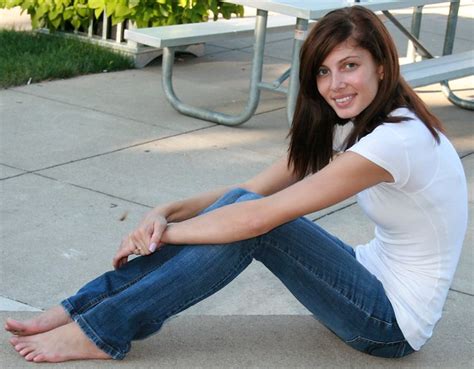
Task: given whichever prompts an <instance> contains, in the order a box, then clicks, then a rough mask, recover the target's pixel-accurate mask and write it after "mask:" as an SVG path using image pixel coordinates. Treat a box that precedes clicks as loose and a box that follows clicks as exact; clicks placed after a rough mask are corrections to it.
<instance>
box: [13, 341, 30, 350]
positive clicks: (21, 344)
mask: <svg viewBox="0 0 474 369" xmlns="http://www.w3.org/2000/svg"><path fill="white" fill-rule="evenodd" d="M26 347H28V345H27V344H26V343H24V342H20V343H18V344H16V345H15V346H14V349H15V351H18V352H20V351H21V350H23V349H24V348H26Z"/></svg>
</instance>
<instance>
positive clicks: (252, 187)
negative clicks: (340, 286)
mask: <svg viewBox="0 0 474 369" xmlns="http://www.w3.org/2000/svg"><path fill="white" fill-rule="evenodd" d="M294 182H296V177H295V176H294V174H293V171H292V169H291V168H289V167H288V165H287V158H286V157H284V158H282V159H280V160H279V161H277V162H276V163H274V164H273V165H271V166H270V167H269V168H267V169H266V170H264V171H262V172H261V173H260V174H258V175H256V176H255V177H253V178H252V179H250V180H248V181H247V182H244V183H242V184H239V185H235V186H228V187H223V188H220V189H217V190H214V191H210V192H206V193H203V194H200V195H197V196H194V197H191V198H189V199H185V200H181V201H176V202H172V203H169V204H165V205H162V206H158V207H156V208H154V209H153V210H151V211H149V212H148V213H147V214H146V216H145V217H144V219H143V220H142V221H141V222H140V224H139V226H138V227H137V228H136V229H135V230H134V231H133V232H131V233H130V234H129V235H128V236H127V237H125V238H124V239H123V241H122V244H121V246H120V248H119V250H118V251H117V253H116V255H115V257H114V260H113V265H114V267H116V268H117V267H120V266H121V265H123V264H124V263H126V262H127V260H128V256H129V255H131V254H137V255H138V254H140V255H148V254H150V253H151V252H153V251H154V250H155V249H156V248H157V247H158V246H159V245H160V243H161V242H160V239H161V237H162V233H163V232H164V230H165V229H166V228H167V226H168V222H182V221H185V220H187V219H190V218H193V217H195V216H196V215H198V214H199V213H200V212H201V211H203V210H204V209H205V208H207V207H208V206H209V205H211V204H212V203H214V202H215V201H216V200H217V199H218V198H219V197H221V196H222V195H224V194H225V193H226V192H228V191H229V190H231V189H233V188H237V187H240V188H244V189H246V190H248V191H252V192H256V193H259V194H261V195H270V194H272V193H275V192H278V191H280V190H281V189H283V188H285V187H288V186H289V185H291V184H293V183H294Z"/></svg>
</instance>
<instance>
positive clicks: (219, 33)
mask: <svg viewBox="0 0 474 369" xmlns="http://www.w3.org/2000/svg"><path fill="white" fill-rule="evenodd" d="M294 25H295V19H294V18H292V17H287V16H271V17H269V18H268V22H267V29H270V30H279V31H285V30H291V29H293V27H294ZM254 29H255V18H254V17H247V18H232V19H228V20H218V21H216V22H213V21H210V22H203V23H189V24H177V25H172V26H163V27H150V28H139V29H127V30H125V38H126V39H127V40H131V41H135V42H138V43H140V44H144V45H148V46H153V47H157V48H160V49H163V48H165V47H177V46H184V45H192V44H197V43H205V42H209V41H216V40H224V39H229V38H231V37H237V36H238V37H244V36H253V34H254Z"/></svg>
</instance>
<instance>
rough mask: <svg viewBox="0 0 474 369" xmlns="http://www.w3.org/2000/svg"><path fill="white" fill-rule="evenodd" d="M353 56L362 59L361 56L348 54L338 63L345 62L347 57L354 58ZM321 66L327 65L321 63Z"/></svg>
mask: <svg viewBox="0 0 474 369" xmlns="http://www.w3.org/2000/svg"><path fill="white" fill-rule="evenodd" d="M352 58H356V59H360V58H361V57H360V56H358V55H349V56H346V57H345V58H343V59H341V60H339V61H338V62H337V63H338V64H341V63H344V62H345V61H346V60H347V59H352ZM319 67H320V68H321V67H325V65H324V64H321V65H320V66H319Z"/></svg>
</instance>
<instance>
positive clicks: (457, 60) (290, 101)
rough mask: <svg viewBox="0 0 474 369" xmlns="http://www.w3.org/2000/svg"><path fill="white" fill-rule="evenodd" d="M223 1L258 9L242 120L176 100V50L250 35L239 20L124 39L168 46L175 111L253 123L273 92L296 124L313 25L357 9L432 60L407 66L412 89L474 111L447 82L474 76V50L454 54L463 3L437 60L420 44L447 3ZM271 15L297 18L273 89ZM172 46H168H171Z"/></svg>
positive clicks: (455, 0) (165, 76)
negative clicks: (266, 72)
mask: <svg viewBox="0 0 474 369" xmlns="http://www.w3.org/2000/svg"><path fill="white" fill-rule="evenodd" d="M224 1H225V2H230V3H233V4H238V5H244V6H248V7H253V8H256V9H257V15H256V17H255V25H254V27H253V33H254V37H255V42H254V53H253V61H252V68H251V73H250V81H249V96H248V100H247V104H246V106H245V108H244V109H243V111H242V112H241V113H239V114H237V115H229V114H224V113H221V112H216V111H212V110H208V109H204V108H200V107H195V106H192V105H189V104H187V103H184V102H183V101H181V100H180V99H179V98H178V96H176V94H175V92H174V89H173V84H172V75H173V64H174V53H175V50H176V47H177V46H179V45H180V44H183V42H188V43H189V42H191V40H194V41H196V40H198V39H200V40H204V41H208V40H211V39H212V38H216V37H224V36H226V35H227V34H234V35H237V34H238V33H239V32H248V31H249V28H248V27H247V28H243V27H242V25H239V23H238V20H235V21H234V24H233V25H232V24H230V23H229V24H228V25H227V26H226V25H222V24H221V25H219V26H217V25H213V23H208V24H205V23H204V24H202V23H200V24H195V25H183V26H187V27H189V28H188V29H187V30H184V29H183V32H182V33H184V34H186V36H184V35H183V36H182V37H176V36H175V35H174V33H173V32H175V31H174V29H173V32H168V31H167V29H166V27H159V28H161V29H160V30H158V29H157V28H149V29H142V30H140V29H138V30H133V31H128V33H126V35H125V37H126V38H129V39H131V40H133V41H137V42H141V43H144V44H148V45H152V46H160V45H161V46H164V47H163V63H162V85H163V89H164V92H165V95H166V98H167V99H168V101H169V102H170V103H171V105H172V106H173V107H174V108H175V109H176V110H177V111H179V112H181V113H182V114H185V115H189V116H192V117H196V118H199V119H203V120H208V121H211V122H215V123H219V124H223V125H229V126H235V125H240V124H242V123H244V122H246V121H248V120H249V119H250V118H251V117H252V116H253V114H254V113H255V110H256V109H257V106H258V103H259V99H260V91H261V90H270V91H273V92H277V93H284V94H287V118H288V122H289V123H290V124H291V121H292V118H293V113H294V109H295V105H296V98H297V95H298V89H299V81H298V72H299V64H300V62H299V53H300V49H301V46H302V44H303V42H304V40H305V37H306V33H307V30H308V24H309V22H310V21H316V20H318V19H319V18H321V17H323V16H324V15H325V14H327V13H328V12H330V11H332V10H334V9H338V8H342V7H347V6H353V5H360V6H364V7H366V8H368V9H370V10H372V11H381V12H382V13H383V14H384V15H385V16H386V17H387V18H388V19H389V20H390V21H391V22H392V23H393V24H394V25H395V26H396V27H397V28H398V29H399V30H400V31H401V32H402V33H403V34H404V35H405V36H406V37H407V38H408V40H409V42H411V43H412V45H413V46H414V49H415V50H416V52H417V53H418V54H419V55H421V56H422V57H423V58H425V59H430V60H423V61H421V62H416V63H410V64H408V65H404V66H402V74H403V75H404V76H405V79H406V80H407V82H408V83H410V84H411V85H412V86H413V87H419V86H423V85H428V84H432V83H436V82H440V83H441V84H442V87H443V92H445V94H446V95H447V97H448V99H449V100H450V101H451V102H452V103H454V104H456V105H458V106H460V107H462V108H466V109H471V110H474V101H472V100H465V99H461V98H459V97H458V96H456V95H455V94H454V93H453V92H452V91H451V89H450V87H449V83H448V81H449V80H451V79H456V78H461V77H464V76H468V75H471V74H474V51H473V50H470V51H468V52H464V53H457V54H453V43H454V38H455V34H456V26H457V17H458V11H459V5H460V4H459V3H460V0H451V1H449V0H448V1H449V2H450V7H449V15H448V19H447V24H446V30H445V39H444V46H443V54H442V56H441V57H435V56H434V55H433V54H432V53H431V52H430V51H429V50H428V49H427V48H426V47H425V46H424V45H423V43H422V42H421V41H420V40H419V34H420V25H421V18H422V10H423V7H424V6H425V5H428V4H437V3H446V0H360V1H355V0H317V1H315V0H224ZM404 8H414V11H413V18H412V24H411V28H410V30H408V29H406V28H405V27H404V26H403V25H402V24H401V23H400V22H399V21H398V20H397V19H396V18H395V17H394V16H393V15H392V14H391V12H390V11H392V10H396V9H404ZM269 12H272V13H279V14H281V15H283V16H286V17H287V18H288V17H292V18H290V19H293V24H294V39H293V51H292V57H291V62H290V66H289V68H288V70H287V71H286V72H285V73H283V74H282V75H281V76H280V77H279V78H278V79H276V80H275V81H273V82H271V83H269V82H265V81H263V80H262V70H263V55H264V46H265V37H266V33H267V30H268V28H271V27H275V25H274V24H272V23H271V21H272V17H273V15H272V16H271V17H269V15H268V13H269ZM280 23H281V22H280ZM283 23H284V24H285V25H287V23H288V20H284V21H283ZM283 23H281V25H283ZM281 25H280V26H281ZM247 26H248V25H247ZM172 27H182V26H181V25H180V26H170V27H169V29H170V30H171V28H172ZM218 27H220V28H218ZM196 30H199V32H197V33H196V35H195V36H193V37H191V36H190V32H194V33H195V31H196ZM157 32H159V34H157ZM226 32H227V33H226ZM172 33H173V35H172ZM194 33H193V34H194ZM145 36H146V37H145ZM171 36H172V37H171ZM171 38H172V40H171ZM157 40H158V41H157ZM170 40H171V41H170ZM167 42H169V43H168V44H167ZM288 78H289V84H288V88H285V87H284V86H282V84H283V82H284V81H285V80H286V79H288Z"/></svg>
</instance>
